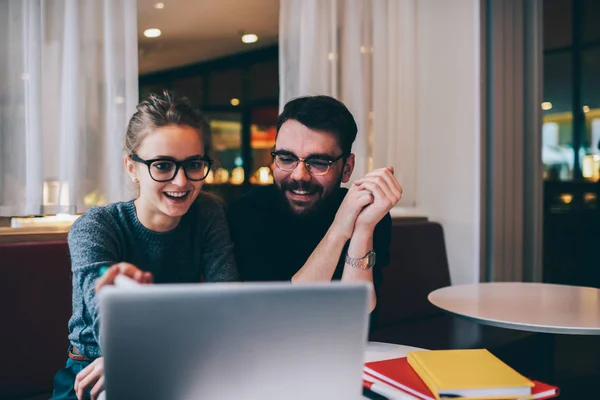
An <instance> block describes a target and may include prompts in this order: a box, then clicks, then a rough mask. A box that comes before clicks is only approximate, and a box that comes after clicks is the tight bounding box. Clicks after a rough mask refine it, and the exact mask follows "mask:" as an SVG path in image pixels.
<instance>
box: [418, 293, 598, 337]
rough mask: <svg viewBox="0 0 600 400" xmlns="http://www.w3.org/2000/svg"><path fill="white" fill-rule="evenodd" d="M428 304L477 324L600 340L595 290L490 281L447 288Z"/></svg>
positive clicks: (430, 295) (430, 297) (432, 296)
mask: <svg viewBox="0 0 600 400" xmlns="http://www.w3.org/2000/svg"><path fill="white" fill-rule="evenodd" d="M428 299H429V301H430V302H431V303H432V304H433V305H435V306H437V307H439V308H441V309H443V310H445V311H448V312H450V313H452V314H455V315H458V316H461V317H465V318H468V319H471V320H474V321H477V322H480V323H482V324H487V325H492V326H497V327H502V328H508V329H517V330H522V331H530V332H540V333H554V334H569V335H600V290H599V289H595V288H589V287H578V286H565V285H553V284H546V283H524V282H494V283H477V284H471V285H456V286H449V287H445V288H442V289H438V290H435V291H433V292H431V293H430V294H429V296H428Z"/></svg>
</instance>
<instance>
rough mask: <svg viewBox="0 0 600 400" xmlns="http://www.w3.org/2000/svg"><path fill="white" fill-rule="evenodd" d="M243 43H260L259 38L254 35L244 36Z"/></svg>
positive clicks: (247, 34)
mask: <svg viewBox="0 0 600 400" xmlns="http://www.w3.org/2000/svg"><path fill="white" fill-rule="evenodd" d="M242 42H244V43H256V42H258V36H256V35H255V34H254V33H246V34H245V35H243V36H242Z"/></svg>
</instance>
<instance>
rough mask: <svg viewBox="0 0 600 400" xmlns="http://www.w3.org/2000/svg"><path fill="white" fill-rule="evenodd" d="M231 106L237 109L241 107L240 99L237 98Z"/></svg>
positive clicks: (232, 101)
mask: <svg viewBox="0 0 600 400" xmlns="http://www.w3.org/2000/svg"><path fill="white" fill-rule="evenodd" d="M230 103H231V105H232V106H234V107H236V106H239V105H240V99H236V98H235V97H234V98H233V99H231V101H230Z"/></svg>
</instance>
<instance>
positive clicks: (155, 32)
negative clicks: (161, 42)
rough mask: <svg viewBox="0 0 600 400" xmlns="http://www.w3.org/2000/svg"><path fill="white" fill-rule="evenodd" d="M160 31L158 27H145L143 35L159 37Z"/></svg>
mask: <svg viewBox="0 0 600 400" xmlns="http://www.w3.org/2000/svg"><path fill="white" fill-rule="evenodd" d="M161 33H162V32H161V31H160V29H156V28H151V29H146V30H145V31H144V36H146V37H148V38H155V37H159V36H160V35H161Z"/></svg>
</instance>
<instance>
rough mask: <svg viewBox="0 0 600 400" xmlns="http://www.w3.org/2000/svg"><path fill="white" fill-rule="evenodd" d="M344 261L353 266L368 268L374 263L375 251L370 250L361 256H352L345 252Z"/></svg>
mask: <svg viewBox="0 0 600 400" xmlns="http://www.w3.org/2000/svg"><path fill="white" fill-rule="evenodd" d="M345 261H346V264H350V265H351V266H353V267H354V268H358V269H365V270H369V269H371V268H373V266H374V265H375V252H374V251H373V250H371V251H370V252H368V253H367V254H366V255H365V256H364V257H363V258H352V257H350V256H349V255H348V253H346V260H345Z"/></svg>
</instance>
